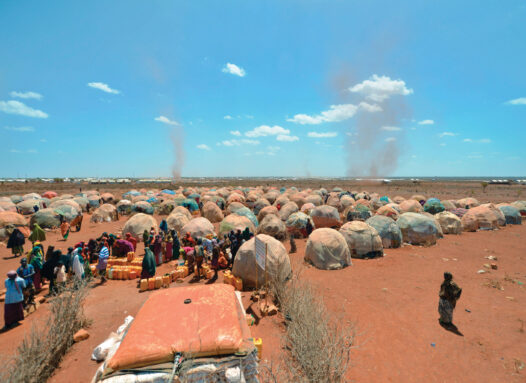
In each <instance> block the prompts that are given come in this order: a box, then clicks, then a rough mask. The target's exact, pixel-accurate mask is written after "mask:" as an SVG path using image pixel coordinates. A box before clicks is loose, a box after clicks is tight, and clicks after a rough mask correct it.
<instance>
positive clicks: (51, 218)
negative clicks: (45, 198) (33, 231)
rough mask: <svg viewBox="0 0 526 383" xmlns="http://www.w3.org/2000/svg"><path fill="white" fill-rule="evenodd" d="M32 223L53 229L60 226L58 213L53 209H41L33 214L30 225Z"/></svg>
mask: <svg viewBox="0 0 526 383" xmlns="http://www.w3.org/2000/svg"><path fill="white" fill-rule="evenodd" d="M34 223H37V224H38V225H39V226H40V227H41V228H42V229H55V228H57V227H59V226H60V215H59V214H58V213H57V212H55V210H54V209H51V208H47V209H42V210H39V211H37V212H36V213H35V214H33V216H32V217H31V221H30V224H29V225H30V227H33V224H34Z"/></svg>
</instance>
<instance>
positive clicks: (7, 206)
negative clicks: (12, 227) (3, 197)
mask: <svg viewBox="0 0 526 383" xmlns="http://www.w3.org/2000/svg"><path fill="white" fill-rule="evenodd" d="M0 208H2V209H3V210H4V211H13V212H16V205H15V204H14V203H13V202H11V201H10V200H9V201H0Z"/></svg>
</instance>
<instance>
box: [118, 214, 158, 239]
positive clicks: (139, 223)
mask: <svg viewBox="0 0 526 383" xmlns="http://www.w3.org/2000/svg"><path fill="white" fill-rule="evenodd" d="M152 227H153V228H154V230H157V227H158V226H157V221H156V220H155V218H153V217H152V216H151V215H149V214H144V213H137V214H135V215H133V216H131V217H130V218H129V219H128V221H126V224H125V225H124V228H123V229H122V235H123V237H124V236H125V235H126V234H127V233H130V234H131V236H132V237H133V238H135V239H136V240H137V241H142V235H143V233H144V231H145V230H146V231H148V233H149V232H150V230H151V228H152Z"/></svg>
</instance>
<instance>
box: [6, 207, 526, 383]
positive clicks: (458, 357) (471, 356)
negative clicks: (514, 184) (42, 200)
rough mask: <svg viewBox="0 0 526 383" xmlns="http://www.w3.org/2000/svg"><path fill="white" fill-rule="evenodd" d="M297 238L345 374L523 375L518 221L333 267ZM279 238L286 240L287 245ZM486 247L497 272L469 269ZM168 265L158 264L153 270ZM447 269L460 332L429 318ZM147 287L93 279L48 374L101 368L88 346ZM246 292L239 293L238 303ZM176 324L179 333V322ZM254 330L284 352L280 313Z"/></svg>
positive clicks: (81, 378) (433, 378) (276, 354)
mask: <svg viewBox="0 0 526 383" xmlns="http://www.w3.org/2000/svg"><path fill="white" fill-rule="evenodd" d="M156 218H158V217H156ZM125 220H126V217H123V218H121V220H120V221H119V222H112V223H104V224H98V225H96V224H90V223H88V222H89V217H86V219H85V220H84V222H85V224H84V227H83V229H82V231H81V232H80V233H72V234H71V235H70V238H69V239H68V241H67V242H62V241H59V234H58V232H49V233H48V240H47V241H46V243H45V245H46V246H47V245H50V244H54V245H55V246H59V248H61V249H62V250H65V249H66V248H67V247H68V246H71V245H72V244H74V243H76V242H78V241H80V240H87V239H88V238H90V237H94V236H96V235H99V234H100V233H102V232H103V231H108V232H112V231H113V232H118V231H119V230H120V229H121V228H122V226H123V225H124V222H125ZM297 245H298V252H297V253H296V254H294V255H291V259H292V263H293V268H294V269H295V270H298V269H299V268H305V270H304V271H303V272H302V277H303V278H305V279H307V280H309V281H312V283H313V284H314V285H315V286H316V287H317V288H318V289H319V292H320V293H321V294H322V295H323V297H324V299H325V302H326V304H327V306H328V308H329V309H330V310H332V311H333V312H334V313H335V314H336V315H338V316H341V318H342V320H345V321H352V322H353V323H355V327H356V330H357V333H358V336H357V338H356V346H357V347H356V348H354V349H353V350H352V353H351V356H352V366H351V368H350V369H349V371H348V374H347V377H348V379H349V380H350V381H355V382H404V383H408V382H446V381H447V382H451V383H454V382H478V383H482V382H524V381H526V368H525V369H523V370H521V369H520V366H522V363H526V347H525V346H524V345H525V344H526V343H525V341H526V338H525V337H526V335H525V331H526V329H525V328H524V326H523V325H522V323H523V321H525V322H526V305H525V302H526V292H525V289H524V285H523V284H522V283H526V264H525V258H526V225H522V226H513V227H512V226H508V227H505V228H503V229H502V230H498V231H494V232H477V233H463V234H462V235H459V236H456V235H448V236H446V237H445V238H443V239H441V240H440V241H439V242H438V244H437V245H436V246H433V247H429V248H424V247H413V246H404V247H403V248H401V249H387V250H386V251H385V253H386V256H385V257H384V258H380V259H375V260H353V263H354V264H353V266H352V267H348V268H346V269H344V270H339V271H321V270H317V269H315V268H313V267H309V266H306V265H304V263H303V261H302V258H303V253H304V249H305V240H298V241H297ZM139 246H140V248H142V244H141V245H139ZM285 246H286V247H287V248H288V243H286V244H285ZM488 255H494V256H496V257H497V258H498V261H496V263H497V264H498V267H499V268H498V270H491V271H490V272H488V273H486V274H477V270H479V269H483V268H484V267H483V264H485V263H490V261H489V260H487V259H485V258H484V257H485V256H488ZM9 257H10V253H9V251H8V250H7V249H6V248H5V246H3V245H0V275H5V273H6V272H7V271H8V270H9V269H13V268H15V267H17V266H18V262H19V260H18V259H6V258H9ZM170 267H171V266H170V265H169V264H166V265H163V266H162V268H161V269H160V273H163V272H164V270H168V269H169V268H170ZM445 270H448V271H451V272H452V273H453V275H454V276H455V280H456V281H457V283H458V284H459V285H460V286H461V287H462V288H463V294H462V297H461V299H460V301H459V303H458V305H457V309H456V310H455V317H454V319H455V320H454V322H455V323H456V324H457V326H458V328H459V330H460V331H461V332H462V333H463V334H464V336H458V335H455V334H453V333H451V332H448V331H446V330H444V329H443V328H442V327H440V326H439V325H438V322H437V319H438V313H437V304H438V296H437V295H438V289H439V286H440V283H441V282H442V273H443V272H444V271H445ZM490 281H491V282H492V283H493V284H494V283H496V282H499V283H500V284H501V285H502V287H503V289H504V290H499V289H496V288H493V287H489V286H486V284H488V282H490ZM220 282H221V279H220V280H219V281H218V282H216V283H220ZM186 283H187V282H185V284H186ZM201 283H204V282H201ZM171 286H172V288H177V287H179V286H181V284H178V283H175V284H172V285H171ZM148 295H149V293H148V292H146V293H139V292H138V289H137V287H136V282H135V281H109V282H108V283H107V284H105V285H102V286H99V285H98V284H95V287H94V288H93V289H92V290H91V291H90V294H89V296H88V298H87V300H86V305H85V311H86V314H87V316H88V317H89V318H91V319H92V320H93V324H92V326H91V328H89V329H88V331H89V333H90V337H89V339H88V340H86V341H83V342H80V343H78V344H75V345H74V346H73V347H72V349H71V350H70V351H69V352H68V354H67V355H66V356H65V358H64V359H63V361H62V363H61V365H60V368H59V369H58V370H57V371H56V373H55V375H54V376H53V377H52V378H51V379H50V381H51V382H55V383H58V382H89V381H90V380H91V378H92V376H93V375H94V373H95V371H96V369H97V368H98V366H99V364H97V363H95V362H93V361H91V360H90V355H91V352H92V350H93V348H94V347H95V346H96V345H98V344H99V343H100V342H102V341H103V340H104V339H105V338H106V337H107V336H108V334H109V333H110V332H111V331H115V330H116V329H117V327H118V326H119V325H120V324H121V323H122V322H123V320H124V318H125V317H126V316H127V315H132V316H135V315H136V313H137V311H138V310H139V309H140V307H141V305H142V303H143V302H144V301H145V300H146V298H147V297H148ZM249 295H250V293H246V292H245V293H244V301H245V303H246V304H248V297H249ZM466 309H469V310H470V312H467V311H466ZM0 314H3V307H2V308H1V309H0ZM46 314H47V304H44V305H42V306H40V308H39V309H38V311H37V312H36V313H34V314H32V315H30V316H29V317H28V318H27V319H26V320H25V321H24V322H23V324H22V325H21V326H19V327H17V328H15V329H13V330H11V331H8V332H7V333H3V334H0V340H1V341H0V354H3V355H6V356H9V355H12V354H13V353H14V352H15V351H16V347H17V346H18V344H19V343H20V342H21V340H22V338H23V336H24V334H25V333H27V331H29V330H30V328H31V325H32V324H33V323H43V321H44V320H45V319H46ZM159 320H162V318H159ZM174 331H178V327H177V323H174ZM252 331H253V335H254V336H256V337H261V338H263V359H271V358H272V359H274V360H279V359H280V358H281V357H282V356H283V353H284V351H283V349H282V348H281V344H280V337H281V333H282V328H281V326H280V322H279V316H274V317H270V318H264V319H263V320H261V322H260V323H259V324H258V325H257V326H253V327H252Z"/></svg>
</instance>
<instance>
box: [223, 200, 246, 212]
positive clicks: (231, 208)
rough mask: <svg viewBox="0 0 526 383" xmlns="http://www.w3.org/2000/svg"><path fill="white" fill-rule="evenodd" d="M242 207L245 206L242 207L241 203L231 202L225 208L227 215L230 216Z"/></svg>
mask: <svg viewBox="0 0 526 383" xmlns="http://www.w3.org/2000/svg"><path fill="white" fill-rule="evenodd" d="M244 207H245V205H243V204H242V203H241V202H232V203H231V204H229V205H228V206H227V208H226V210H227V212H228V213H229V214H232V213H235V212H236V211H238V210H239V209H243V208H244Z"/></svg>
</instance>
